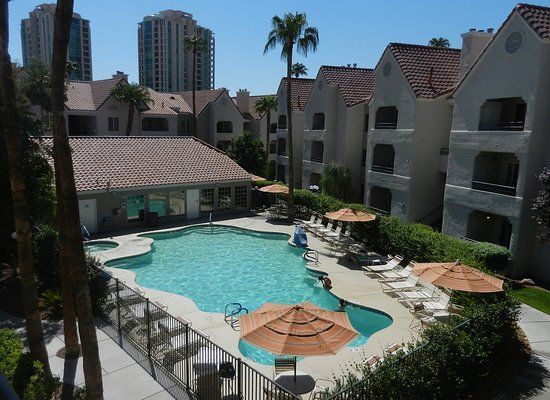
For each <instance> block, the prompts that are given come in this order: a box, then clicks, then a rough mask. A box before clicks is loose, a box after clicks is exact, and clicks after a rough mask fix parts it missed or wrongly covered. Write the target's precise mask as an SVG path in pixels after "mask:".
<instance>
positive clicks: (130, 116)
mask: <svg viewBox="0 0 550 400" xmlns="http://www.w3.org/2000/svg"><path fill="white" fill-rule="evenodd" d="M133 123H134V106H133V105H132V104H130V103H128V122H127V123H126V136H130V135H131V133H132V125H133Z"/></svg>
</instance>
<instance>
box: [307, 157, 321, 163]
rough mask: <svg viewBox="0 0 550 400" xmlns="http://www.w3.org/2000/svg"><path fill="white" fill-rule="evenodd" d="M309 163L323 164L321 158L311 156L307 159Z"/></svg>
mask: <svg viewBox="0 0 550 400" xmlns="http://www.w3.org/2000/svg"><path fill="white" fill-rule="evenodd" d="M309 161H311V162H315V163H319V164H322V163H323V157H314V156H311V157H310V158H309Z"/></svg>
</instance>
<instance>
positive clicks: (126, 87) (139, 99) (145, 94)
mask: <svg viewBox="0 0 550 400" xmlns="http://www.w3.org/2000/svg"><path fill="white" fill-rule="evenodd" d="M111 95H113V97H114V98H115V99H117V100H118V101H120V102H123V103H127V104H128V122H127V123H126V136H130V135H131V133H132V125H133V123H134V113H135V110H136V109H139V107H140V106H143V105H147V104H149V103H152V102H153V100H151V96H150V95H149V90H148V89H147V88H146V87H145V86H141V85H140V84H138V83H125V82H121V83H119V84H118V85H116V86H115V87H114V88H113V90H111Z"/></svg>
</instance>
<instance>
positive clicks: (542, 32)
mask: <svg viewBox="0 0 550 400" xmlns="http://www.w3.org/2000/svg"><path fill="white" fill-rule="evenodd" d="M514 11H517V13H518V14H519V15H521V17H522V18H523V19H524V20H525V22H527V24H529V26H531V28H533V30H534V31H535V32H536V33H537V34H538V35H539V36H540V37H541V38H542V39H550V8H549V7H543V6H536V5H532V4H525V3H520V4H518V5H516V7H514ZM512 12H513V11H512Z"/></svg>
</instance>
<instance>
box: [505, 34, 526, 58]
mask: <svg viewBox="0 0 550 400" xmlns="http://www.w3.org/2000/svg"><path fill="white" fill-rule="evenodd" d="M522 44H523V35H522V34H521V33H520V32H513V33H511V34H510V36H508V38H507V39H506V43H505V44H504V48H505V49H506V52H507V53H508V54H514V53H516V52H517V51H518V50H519V49H520V48H521V45H522Z"/></svg>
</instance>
